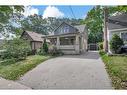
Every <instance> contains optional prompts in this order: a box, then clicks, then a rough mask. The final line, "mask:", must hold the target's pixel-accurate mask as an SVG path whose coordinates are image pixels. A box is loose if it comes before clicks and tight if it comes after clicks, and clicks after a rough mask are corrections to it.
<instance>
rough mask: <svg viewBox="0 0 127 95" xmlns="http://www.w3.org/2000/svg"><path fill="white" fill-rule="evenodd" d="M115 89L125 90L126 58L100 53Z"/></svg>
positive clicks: (126, 87)
mask: <svg viewBox="0 0 127 95" xmlns="http://www.w3.org/2000/svg"><path fill="white" fill-rule="evenodd" d="M100 55H101V57H102V60H103V62H104V63H105V65H106V69H107V71H108V73H109V75H110V77H111V80H112V85H113V87H114V88H115V89H127V56H108V55H107V54H105V53H103V52H100Z"/></svg>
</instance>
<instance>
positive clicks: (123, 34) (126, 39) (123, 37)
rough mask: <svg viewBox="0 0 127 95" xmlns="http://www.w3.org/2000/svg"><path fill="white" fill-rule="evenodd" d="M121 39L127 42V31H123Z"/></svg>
mask: <svg viewBox="0 0 127 95" xmlns="http://www.w3.org/2000/svg"><path fill="white" fill-rule="evenodd" d="M121 39H123V41H124V42H125V43H127V32H125V33H121Z"/></svg>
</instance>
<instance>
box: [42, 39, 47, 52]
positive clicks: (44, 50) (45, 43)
mask: <svg viewBox="0 0 127 95" xmlns="http://www.w3.org/2000/svg"><path fill="white" fill-rule="evenodd" d="M42 50H43V52H44V53H48V44H47V42H46V39H45V40H44V43H43V49H42Z"/></svg>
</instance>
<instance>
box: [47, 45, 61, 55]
mask: <svg viewBox="0 0 127 95" xmlns="http://www.w3.org/2000/svg"><path fill="white" fill-rule="evenodd" d="M49 54H51V55H52V56H59V55H63V52H62V51H61V50H60V49H57V47H56V46H50V49H49Z"/></svg>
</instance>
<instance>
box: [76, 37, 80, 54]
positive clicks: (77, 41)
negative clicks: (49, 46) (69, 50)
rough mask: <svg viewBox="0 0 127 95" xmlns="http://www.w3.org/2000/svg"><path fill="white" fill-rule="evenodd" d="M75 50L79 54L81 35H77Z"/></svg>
mask: <svg viewBox="0 0 127 95" xmlns="http://www.w3.org/2000/svg"><path fill="white" fill-rule="evenodd" d="M75 51H76V53H77V54H79V51H80V49H79V35H76V40H75Z"/></svg>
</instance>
